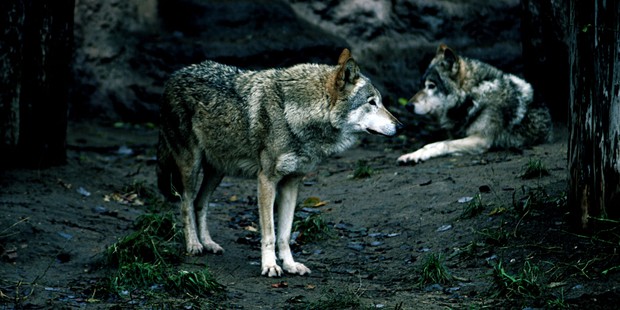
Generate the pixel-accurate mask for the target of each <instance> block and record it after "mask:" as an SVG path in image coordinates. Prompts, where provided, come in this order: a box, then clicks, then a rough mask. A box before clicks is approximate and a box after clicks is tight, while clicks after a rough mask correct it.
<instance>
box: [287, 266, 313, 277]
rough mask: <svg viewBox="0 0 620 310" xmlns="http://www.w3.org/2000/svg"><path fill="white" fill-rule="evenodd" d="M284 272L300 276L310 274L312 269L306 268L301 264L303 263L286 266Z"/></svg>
mask: <svg viewBox="0 0 620 310" xmlns="http://www.w3.org/2000/svg"><path fill="white" fill-rule="evenodd" d="M284 270H286V272H288V273H293V274H298V275H301V276H303V275H305V274H310V272H311V271H310V268H308V267H306V265H304V264H301V263H293V264H290V265H287V264H284Z"/></svg>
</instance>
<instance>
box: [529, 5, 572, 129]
mask: <svg viewBox="0 0 620 310" xmlns="http://www.w3.org/2000/svg"><path fill="white" fill-rule="evenodd" d="M521 10H522V12H523V13H522V20H521V34H522V45H523V60H524V65H525V66H524V72H523V75H524V77H525V79H526V80H527V81H528V82H530V83H531V84H532V86H533V87H534V100H535V101H536V102H537V103H543V104H545V105H546V106H547V107H548V108H549V110H550V112H551V116H552V118H553V120H554V121H556V122H561V123H562V124H566V121H567V118H568V93H569V75H568V70H569V68H568V66H567V65H566V64H567V62H568V33H569V27H570V26H569V25H568V5H567V2H566V1H565V0H543V1H540V0H521Z"/></svg>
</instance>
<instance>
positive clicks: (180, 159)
mask: <svg viewBox="0 0 620 310" xmlns="http://www.w3.org/2000/svg"><path fill="white" fill-rule="evenodd" d="M401 126H402V125H401V124H400V122H399V121H398V120H397V119H396V118H395V117H394V116H392V114H390V112H388V110H387V109H386V108H385V107H384V106H383V104H382V102H381V95H380V94H379V91H377V89H376V88H375V87H374V86H373V85H372V84H371V82H370V80H369V79H368V78H366V77H365V76H364V75H362V74H361V73H360V70H359V67H358V65H357V63H356V62H355V61H354V60H353V58H352V57H351V54H350V52H349V50H347V49H345V50H344V51H343V52H342V54H341V55H340V57H339V60H338V65H336V66H329V65H319V64H300V65H296V66H293V67H290V68H287V69H271V70H264V71H246V70H242V69H239V68H236V67H232V66H227V65H222V64H219V63H216V62H213V61H205V62H203V63H200V64H196V65H192V66H189V67H186V68H183V69H181V70H179V71H177V72H175V73H174V74H173V75H172V77H171V78H170V80H169V81H168V82H167V83H166V85H165V89H164V98H163V103H162V106H161V128H160V133H159V145H158V153H157V156H158V166H157V176H158V186H159V188H160V190H161V192H162V193H163V194H164V195H166V196H167V197H173V196H175V195H177V196H180V199H181V217H182V220H183V225H184V234H185V240H186V249H187V252H188V253H190V254H198V253H201V252H203V251H205V250H206V251H209V252H214V253H217V252H223V249H222V247H221V246H220V245H218V244H217V243H215V242H214V241H213V240H212V239H211V235H210V234H209V229H208V228H207V207H208V206H209V198H210V196H211V193H212V192H213V190H214V189H215V188H216V187H217V186H218V184H219V183H220V182H221V180H222V178H223V177H224V176H225V175H242V176H250V177H256V178H257V179H258V208H259V220H260V229H261V236H262V238H261V256H262V259H261V268H262V271H261V272H262V274H263V275H267V276H269V277H274V276H280V275H281V274H282V268H281V267H280V266H279V265H278V264H277V262H276V253H275V248H276V243H277V246H278V249H279V258H280V259H281V260H282V266H283V268H284V270H285V271H287V272H289V273H293V274H300V275H303V274H308V273H310V269H308V267H306V266H305V265H303V264H301V263H297V262H295V261H294V260H293V256H292V254H291V250H290V247H289V240H290V234H291V228H292V222H293V215H294V212H295V205H296V200H297V191H298V186H299V183H300V181H301V179H302V177H303V176H304V175H305V174H306V173H308V172H309V171H311V170H313V169H314V168H315V167H316V166H317V164H319V163H320V162H321V160H323V159H325V158H327V157H329V156H330V155H332V154H335V153H338V152H341V151H343V150H345V149H347V148H348V147H350V146H352V145H353V144H354V143H355V141H356V136H357V134H358V133H361V132H368V133H372V134H381V135H386V136H391V135H394V134H395V133H396V131H397V129H398V128H399V127H401ZM201 170H202V172H203V176H202V179H200V172H201ZM276 193H277V195H276ZM274 203H276V204H277V205H278V219H277V220H278V235H277V239H276V234H275V233H276V231H275V224H274V214H273V213H274Z"/></svg>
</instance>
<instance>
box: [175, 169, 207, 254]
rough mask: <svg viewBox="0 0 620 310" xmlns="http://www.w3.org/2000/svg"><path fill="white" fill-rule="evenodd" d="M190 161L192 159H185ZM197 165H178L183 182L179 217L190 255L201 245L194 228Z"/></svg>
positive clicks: (200, 249)
mask: <svg viewBox="0 0 620 310" xmlns="http://www.w3.org/2000/svg"><path fill="white" fill-rule="evenodd" d="M186 162H192V161H189V160H188V161H186ZM199 168H200V167H199V166H197V165H195V164H194V165H192V166H189V167H182V168H181V167H180V169H179V172H180V174H181V182H182V184H183V193H182V194H181V218H182V221H183V233H184V235H185V247H186V250H187V253H188V254H190V255H194V254H200V253H201V252H202V250H203V246H202V244H201V243H200V241H199V240H198V232H197V230H196V228H197V225H196V212H195V209H194V200H195V198H196V192H195V191H196V180H197V178H198V171H199Z"/></svg>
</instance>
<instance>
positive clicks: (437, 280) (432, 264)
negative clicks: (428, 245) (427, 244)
mask: <svg viewBox="0 0 620 310" xmlns="http://www.w3.org/2000/svg"><path fill="white" fill-rule="evenodd" d="M452 279H453V277H452V275H451V274H450V271H449V270H448V268H447V267H446V266H445V264H444V259H443V258H442V256H441V254H438V255H435V254H431V255H430V256H429V257H428V258H427V259H426V261H425V262H424V264H423V265H422V269H421V272H420V280H419V281H418V284H420V285H426V284H449V283H450V282H452Z"/></svg>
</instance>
